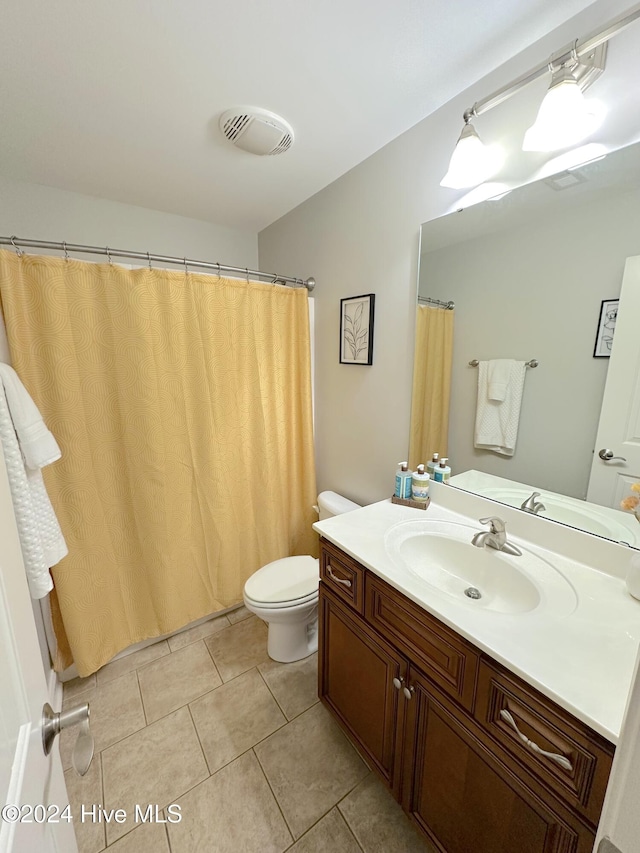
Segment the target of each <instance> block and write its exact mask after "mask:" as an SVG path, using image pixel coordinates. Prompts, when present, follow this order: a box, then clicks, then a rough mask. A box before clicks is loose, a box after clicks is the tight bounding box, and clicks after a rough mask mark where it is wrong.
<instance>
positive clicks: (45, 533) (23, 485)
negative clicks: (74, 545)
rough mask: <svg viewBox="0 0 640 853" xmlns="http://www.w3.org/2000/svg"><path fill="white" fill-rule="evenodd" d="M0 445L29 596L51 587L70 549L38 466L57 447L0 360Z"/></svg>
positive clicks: (52, 458) (52, 455)
mask: <svg viewBox="0 0 640 853" xmlns="http://www.w3.org/2000/svg"><path fill="white" fill-rule="evenodd" d="M0 445H1V446H2V450H3V452H4V458H5V462H6V466H7V474H8V478H9V486H10V489H11V497H12V500H13V508H14V512H15V516H16V523H17V527H18V534H19V536H20V544H21V546H22V555H23V558H24V563H25V568H26V571H27V580H28V582H29V591H30V593H31V597H32V598H44V596H45V595H47V593H48V592H50V591H51V589H52V588H53V581H52V579H51V575H50V574H49V569H50V568H51V566H55V564H56V563H58V562H60V560H61V559H62V558H63V557H65V556H66V555H67V554H68V550H67V545H66V543H65V541H64V537H63V535H62V531H61V530H60V525H59V524H58V520H57V518H56V516H55V513H54V511H53V507H52V506H51V501H50V500H49V496H48V495H47V491H46V489H45V485H44V480H43V479H42V471H41V470H40V469H41V468H43V467H44V466H45V465H49V464H50V463H51V462H55V460H56V459H59V458H60V455H61V453H60V448H59V447H58V444H57V442H56V440H55V438H54V437H53V435H52V434H51V433H50V432H49V430H48V429H47V427H46V426H45V424H44V422H43V420H42V417H41V415H40V412H39V411H38V408H37V406H36V404H35V403H34V402H33V400H32V399H31V397H30V396H29V394H28V392H27V390H26V388H25V387H24V385H23V384H22V382H21V381H20V379H19V378H18V375H17V373H16V372H15V370H13V368H12V367H9V365H8V364H2V363H0Z"/></svg>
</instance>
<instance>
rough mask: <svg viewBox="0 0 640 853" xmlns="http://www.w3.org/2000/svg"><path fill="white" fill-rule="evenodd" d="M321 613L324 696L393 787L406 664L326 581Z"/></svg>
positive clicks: (320, 670) (321, 690)
mask: <svg viewBox="0 0 640 853" xmlns="http://www.w3.org/2000/svg"><path fill="white" fill-rule="evenodd" d="M319 617H320V620H319V624H320V637H319V661H318V679H319V694H320V698H321V699H322V701H323V702H324V704H325V705H327V706H328V707H329V708H330V709H331V711H332V712H333V713H334V715H335V716H336V717H337V718H338V721H339V722H340V723H341V724H342V726H343V727H344V728H345V730H346V731H347V733H348V734H349V736H350V737H351V738H352V740H353V741H354V742H355V743H356V744H357V745H358V746H359V747H360V749H361V750H362V751H363V752H364V753H365V754H366V755H367V756H368V758H369V759H370V760H371V761H372V762H373V763H374V764H375V766H376V767H377V769H378V771H379V772H380V773H381V774H382V776H383V778H384V780H385V781H386V782H387V784H388V785H389V787H391V788H395V787H396V781H397V776H398V774H397V773H396V764H397V763H399V762H395V760H394V759H395V751H396V750H395V746H396V729H397V727H398V720H397V717H398V713H397V712H398V696H399V692H400V691H399V687H400V684H401V683H404V675H405V673H406V664H405V662H404V660H403V658H402V657H401V656H400V655H399V654H398V653H397V652H396V651H395V649H393V648H392V647H391V646H389V645H388V644H387V643H385V642H384V640H382V639H381V638H379V637H377V636H376V634H375V633H374V632H373V631H371V629H370V628H368V627H367V626H366V624H365V623H364V621H363V620H362V619H361V618H360V617H359V616H358V615H357V614H356V613H354V612H353V611H352V610H350V609H349V608H348V607H346V606H345V605H344V604H342V603H341V602H340V601H339V600H338V599H337V598H335V597H334V596H333V595H332V594H331V593H330V592H329V591H327V590H326V589H324V588H323V585H322V584H321V586H320V612H319ZM394 679H395V680H396V684H395V686H394Z"/></svg>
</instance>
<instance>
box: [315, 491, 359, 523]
mask: <svg viewBox="0 0 640 853" xmlns="http://www.w3.org/2000/svg"><path fill="white" fill-rule="evenodd" d="M352 509H360V504H357V503H354V502H353V501H350V500H349V499H348V498H345V497H343V496H342V495H338V494H336V493H335V492H320V494H319V495H318V515H319V516H320V521H323V520H324V519H325V518H332V517H333V516H334V515H341V514H342V513H343V512H351V510H352Z"/></svg>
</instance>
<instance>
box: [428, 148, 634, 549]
mask: <svg viewBox="0 0 640 853" xmlns="http://www.w3.org/2000/svg"><path fill="white" fill-rule="evenodd" d="M639 222H640V145H633V146H629V147H628V148H625V149H621V150H619V151H616V152H614V153H612V154H609V155H608V156H607V157H605V158H604V159H600V160H598V161H597V162H592V163H589V164H586V165H583V166H580V167H578V168H576V169H573V170H570V171H565V172H561V173H559V174H556V175H553V176H552V177H549V178H546V179H542V180H539V181H537V182H535V183H532V184H529V185H526V186H524V187H521V188H519V189H517V190H514V191H512V192H510V193H508V194H507V195H504V196H502V197H500V198H496V199H495V200H489V201H485V202H482V203H481V204H477V205H475V206H473V207H468V208H466V209H463V210H461V211H458V212H457V213H453V214H450V215H448V216H445V217H441V218H440V219H437V220H433V221H431V222H427V223H425V224H424V225H423V226H422V232H421V257H420V266H419V270H420V272H419V292H418V296H419V301H420V302H423V303H424V300H425V299H436V300H441V301H443V302H445V303H446V302H448V301H450V300H451V301H453V302H454V303H455V311H454V313H455V317H454V320H453V327H454V333H453V350H452V362H451V364H452V367H451V387H450V416H449V425H448V451H447V453H448V457H449V465H450V466H451V468H452V475H451V480H450V483H451V485H454V486H458V487H460V488H464V489H466V490H469V491H474V492H477V493H479V494H484V495H486V496H487V497H491V498H493V499H494V500H498V501H501V502H503V503H507V504H510V505H512V506H517V507H521V508H524V509H525V510H528V511H534V512H536V513H537V514H538V515H540V516H541V517H545V518H552V519H555V520H557V521H560V522H562V523H565V524H570V525H571V526H575V527H580V528H582V529H584V530H587V531H589V532H592V533H594V534H597V535H600V536H606V537H608V538H612V539H615V540H617V541H624V542H628V543H629V544H630V545H633V546H634V547H640V524H638V521H637V520H636V518H635V516H634V515H633V514H632V513H626V512H624V511H622V510H621V509H620V500H621V499H622V498H624V497H625V496H626V495H627V494H629V487H630V485H631V484H632V483H633V482H635V481H636V480H639V479H640V466H636V463H635V461H634V460H631V462H629V461H620V460H612V461H607V460H604V459H601V458H599V457H598V454H597V451H598V449H599V447H598V448H597V447H596V436H597V434H598V424H599V421H600V414H601V409H602V403H603V396H604V394H605V387H606V383H607V376H608V372H609V364H610V359H609V358H608V357H594V348H595V344H596V336H597V333H598V328H599V321H600V313H601V308H602V303H603V301H610V300H615V299H618V297H619V295H620V292H621V287H622V282H623V276H624V275H625V264H626V260H627V258H630V257H632V256H637V255H640V228H639V227H638V223H639ZM627 270H628V266H627ZM627 274H628V273H627ZM625 281H626V279H625ZM632 287H633V285H632V284H626V283H625V299H624V300H623V304H626V300H627V292H628V291H630V290H631V289H632ZM638 288H639V289H640V282H639V283H638ZM608 308H610V306H608ZM622 310H623V308H622V306H621V307H620V315H619V316H618V320H617V324H618V325H617V326H616V332H619V331H620V328H621V326H620V323H621V315H622ZM609 319H610V318H609ZM628 326H629V322H627V326H626V328H627V329H628ZM626 334H627V338H629V337H631V338H637V334H635V333H634V331H633V329H631V331H627V332H626ZM615 342H616V344H618V338H615ZM418 346H420V344H418ZM622 348H623V344H622V343H619V345H618V349H619V350H620V351H622ZM418 356H419V350H417V352H416V357H417V358H418ZM503 359H509V360H515V361H516V362H520V364H521V365H522V366H521V368H520V367H517V368H513V365H512V366H511V367H512V369H516V370H521V372H522V377H521V379H519V378H518V376H515V377H514V376H511V377H507V380H508V381H509V382H511V383H513V382H514V381H515V383H516V385H515V386H514V385H513V384H511V385H508V386H507V387H508V388H509V389H510V390H509V393H512V391H513V389H514V388H515V389H516V390H515V391H514V392H513V393H515V396H516V397H517V384H518V381H520V382H521V401H520V405H519V406H518V405H516V404H514V407H515V409H516V410H517V411H515V415H514V413H511V415H513V416H514V417H515V419H516V429H517V433H516V434H517V438H516V439H515V447H514V448H509V447H508V446H507V447H506V448H504V447H500V446H499V445H500V441H499V440H498V439H495V442H496V445H497V446H494V443H493V439H494V436H493V435H492V434H491V429H489V432H488V434H487V435H478V425H477V417H478V406H479V405H481V404H482V401H483V400H484V399H485V396H484V395H487V396H488V397H489V398H490V397H491V394H492V393H494V394H495V393H496V389H498V390H497V393H498V395H499V394H500V391H501V388H502V389H503V385H502V383H503V382H504V381H505V376H504V375H503V376H501V375H499V373H496V374H495V375H494V376H493V382H492V381H491V380H492V374H491V371H492V370H494V369H496V365H495V362H494V360H503ZM533 359H535V360H536V361H537V362H538V364H537V366H536V367H535V368H532V367H527V366H525V365H524V363H525V362H529V361H531V360H533ZM476 360H477V361H478V362H480V363H481V364H480V365H478V366H472V365H471V364H470V362H473V361H476ZM620 360H621V359H620V358H618V361H620ZM483 362H485V364H484V366H483V364H482V363H483ZM486 362H488V363H489V364H486ZM492 362H493V364H492ZM614 362H615V363H616V364H617V361H616V359H614ZM503 367H504V365H503ZM481 374H482V375H481ZM635 381H638V380H637V379H636V380H635ZM479 382H480V385H481V387H480V388H479ZM415 388H416V375H414V415H415V413H416V411H417V408H416V394H415ZM489 389H493V390H491V391H490V390H489ZM637 390H638V392H639V393H640V389H637ZM479 392H480V393H479ZM633 393H635V390H634V389H631V388H630V389H629V394H628V395H626V397H625V400H624V401H620V402H624V404H625V405H626V406H627V407H628V401H629V400H630V399H632V397H633ZM619 396H620V395H619V394H618V397H619ZM508 399H511V398H508ZM607 399H609V401H610V405H611V399H612V398H611V396H609V397H608V398H607ZM517 402H518V401H517V400H516V403H517ZM501 405H503V404H501ZM503 409H504V406H503ZM610 414H611V413H610ZM491 416H493V414H492V415H491ZM622 417H623V418H624V415H623V416H622ZM413 421H415V417H414V418H413ZM503 426H504V425H503ZM511 426H513V424H511ZM412 431H413V428H412ZM507 432H509V428H508V429H507ZM635 434H636V435H640V429H639V430H638V431H636V432H635ZM501 440H503V439H501ZM412 441H413V439H412ZM506 443H507V445H508V443H509V440H508V439H506ZM610 446H611V445H609V444H607V449H608V448H609V447H610ZM603 447H604V446H603ZM488 448H493V449H488ZM594 449H595V451H596V453H595V454H594ZM510 450H511V451H512V452H509V451H510ZM614 450H615V452H616V453H617V452H618V451H617V449H616V448H614ZM434 451H435V452H441V450H440V448H439V447H433V448H430V449H429V450H428V451H427V450H426V449H425V450H424V453H425V455H426V454H427V453H428V454H429V455H430V454H431V452H434ZM623 455H624V454H623ZM412 461H427V459H424V460H422V459H419V460H412ZM635 467H638V470H635ZM601 469H607V472H611V471H612V472H613V474H612V475H611V477H612V478H613V479H611V477H610V480H611V482H613V483H614V484H613V485H610V486H606V487H602V484H600V481H599V480H598V478H600V480H602V479H603V478H604V477H605V476H608V474H607V475H604V474H603V473H602V470H601ZM590 483H591V485H590ZM534 491H537V492H539V493H540V495H539V496H537V497H533V492H534ZM587 498H588V502H587V503H585V501H586V500H587ZM540 506H543V507H544V508H543V509H540V508H539V507H540Z"/></svg>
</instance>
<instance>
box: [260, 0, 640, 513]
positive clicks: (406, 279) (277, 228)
mask: <svg viewBox="0 0 640 853" xmlns="http://www.w3.org/2000/svg"><path fill="white" fill-rule="evenodd" d="M628 7H629V4H628V3H621V2H613V0H607V2H603V0H599V2H597V3H594V4H593V5H592V6H590V7H589V9H587V10H586V11H585V12H584V13H582V14H581V15H580V16H578V17H576V18H575V19H573V21H572V22H570V23H569V24H567V25H564V26H563V27H561V28H560V29H559V30H557V31H555V32H554V33H553V34H552V35H551V36H549V37H547V38H545V39H543V40H541V41H540V42H539V43H538V44H537V45H534V46H533V47H531V48H529V49H528V50H526V51H524V52H523V53H521V54H519V55H518V56H517V57H515V58H514V59H513V60H511V61H510V62H509V63H507V64H506V65H505V66H503V67H502V68H501V69H499V70H498V71H496V72H494V73H492V74H491V75H489V76H488V77H486V78H485V79H484V80H482V81H480V82H479V83H478V84H477V85H475V86H473V87H472V88H471V89H469V90H468V91H467V92H465V93H463V94H462V95H460V96H459V97H457V98H456V99H454V100H453V101H451V102H449V103H448V104H447V105H446V106H444V107H443V108H442V109H440V110H438V111H437V112H436V113H434V114H433V115H431V116H429V117H428V118H426V119H425V120H424V121H423V122H421V123H420V124H418V125H416V127H414V128H412V129H411V130H410V131H408V132H407V133H405V134H403V135H402V136H400V137H398V138H397V139H395V140H394V141H393V142H391V143H390V144H389V145H387V146H385V147H384V148H382V149H381V150H380V151H378V152H377V153H376V154H374V155H373V156H372V157H370V158H369V159H368V160H366V161H365V162H364V163H361V164H360V165H359V166H357V167H356V168H354V169H352V170H351V171H350V172H348V173H347V174H345V175H344V176H343V177H341V178H340V179H339V180H337V181H335V182H334V183H333V184H331V185H330V186H329V187H327V188H326V189H324V190H323V191H322V192H320V193H318V194H317V195H315V196H314V197H313V198H311V199H309V200H308V201H307V202H305V203H304V204H302V205H300V206H299V207H298V208H296V209H295V210H294V211H292V212H291V213H289V214H288V215H287V216H285V217H283V218H282V219H280V220H279V221H278V222H276V223H274V224H273V225H271V226H270V227H269V228H266V229H265V230H264V231H262V232H261V233H260V235H259V250H260V263H261V264H262V265H263V266H264V267H265V268H269V269H270V268H274V269H285V268H286V269H287V270H288V271H289V273H290V274H291V275H298V276H305V277H306V276H309V275H313V276H315V278H316V279H317V281H318V286H317V288H316V291H315V297H316V377H315V378H316V452H317V462H318V485H319V488H321V489H326V488H330V489H334V490H336V491H338V492H341V493H343V494H345V495H347V496H348V497H350V498H352V499H353V500H357V501H358V502H360V503H363V502H364V503H367V502H370V501H374V500H378V499H381V498H384V497H387V496H388V495H389V494H391V490H392V488H393V481H394V472H395V468H396V463H397V461H398V460H399V459H404V458H406V455H407V449H408V435H409V415H410V400H411V371H412V366H413V339H414V319H415V293H416V278H417V262H418V235H419V229H420V224H421V223H422V222H424V221H426V220H429V219H433V218H435V217H437V216H441V215H442V214H444V213H445V212H448V211H449V210H450V209H451V207H452V205H454V204H455V200H456V198H457V197H458V195H461V193H460V194H458V195H456V193H454V192H453V191H451V190H446V189H443V188H441V187H439V185H438V184H439V181H440V179H441V177H442V175H443V174H444V172H445V171H446V168H447V164H448V160H449V157H450V155H451V150H452V147H453V145H454V143H455V139H456V136H457V134H458V133H459V131H460V127H461V124H462V121H461V116H462V113H463V111H464V109H465V108H466V107H469V106H470V105H471V104H472V103H474V101H475V100H477V99H479V98H482V97H484V96H486V95H488V94H490V93H491V92H492V91H494V90H495V89H496V88H498V87H499V86H501V85H504V84H505V83H508V82H510V81H511V80H512V79H514V78H515V77H516V76H518V75H519V74H520V73H523V72H526V71H528V70H530V68H532V67H533V66H535V65H537V64H538V63H540V62H542V61H544V60H545V59H547V58H548V57H549V56H550V55H551V53H553V52H555V51H557V50H558V49H559V48H561V47H563V46H565V45H566V44H567V43H569V42H571V41H572V40H573V39H575V38H577V37H583V36H585V35H586V34H588V33H589V32H591V31H592V30H593V29H596V28H597V27H599V26H601V25H602V24H604V23H607V22H608V21H609V20H610V19H611V17H612V16H614V15H615V14H616V13H620V12H622V11H624V10H625V9H627V8H628ZM633 26H635V27H636V30H637V32H634V30H633V27H631V28H629V30H627V31H626V32H625V33H623V34H621V35H619V36H617V37H616V39H615V44H614V48H615V49H614V48H612V49H611V51H610V58H609V64H608V68H607V71H606V72H605V75H603V77H602V80H603V81H604V80H605V79H606V80H607V91H608V92H609V93H611V94H610V100H611V99H613V98H615V97H617V94H616V93H617V92H620V97H621V98H623V99H624V106H625V115H627V112H626V110H627V108H628V107H629V106H630V103H629V99H633V98H636V99H637V102H636V103H635V109H630V110H629V111H628V118H627V122H628V125H629V127H628V130H629V137H628V139H627V140H626V141H631V140H632V139H634V138H635V137H636V135H637V132H638V122H637V119H636V118H635V116H637V115H638V112H640V93H639V92H638V87H633V86H631V85H629V82H628V81H629V80H632V79H634V74H635V75H636V78H637V76H638V75H639V74H640V51H638V50H637V47H636V46H637V44H638V39H639V37H640V24H635V25H633ZM626 73H628V74H629V76H628V77H625V74H626ZM617 86H619V87H620V88H616V87H617ZM608 106H610V108H612V107H613V103H611V104H609V103H608ZM512 109H513V110H518V109H520V107H519V96H518V97H516V98H514V99H512V101H509V102H507V103H505V104H503V105H501V106H500V107H498V108H496V109H495V110H494V111H493V112H492V113H489V114H487V126H488V124H489V122H490V123H492V127H493V131H494V132H496V134H497V135H500V133H501V132H506V131H507V130H508V124H509V120H510V111H511V110H512ZM478 127H480V121H478ZM624 142H625V140H623V139H621V140H619V144H624ZM362 293H375V294H376V320H375V336H374V361H373V366H372V367H362V366H351V365H340V364H339V363H338V334H339V304H340V299H341V298H343V297H345V296H354V295H358V294H362Z"/></svg>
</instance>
